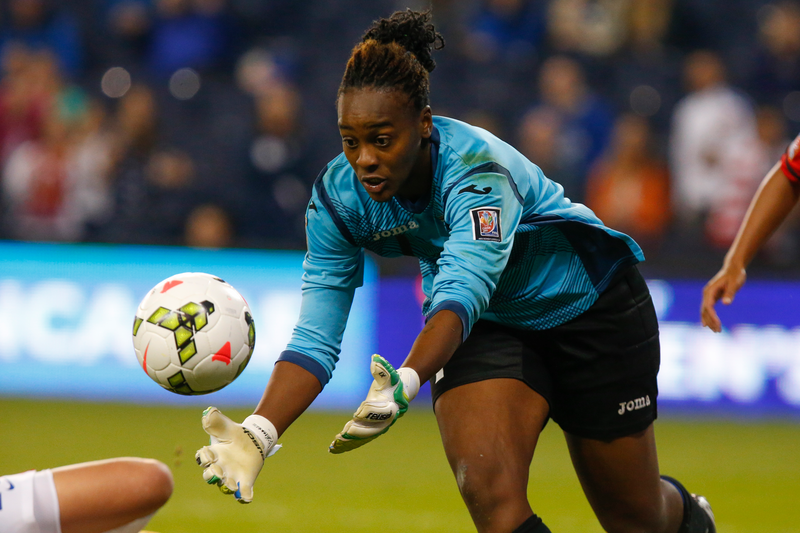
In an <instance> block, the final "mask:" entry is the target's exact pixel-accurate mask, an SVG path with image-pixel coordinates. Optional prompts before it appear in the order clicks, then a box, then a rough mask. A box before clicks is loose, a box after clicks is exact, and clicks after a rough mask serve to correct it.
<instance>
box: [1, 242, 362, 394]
mask: <svg viewBox="0 0 800 533" xmlns="http://www.w3.org/2000/svg"><path fill="white" fill-rule="evenodd" d="M302 261H303V254H302V253H300V252H275V251H256V250H220V251H211V250H198V249H189V248H172V247H144V246H112V245H74V244H32V243H12V242H0V395H2V396H26V397H36V398H46V397H65V398H79V399H90V400H101V401H109V400H114V401H116V400H120V401H131V402H143V403H150V402H153V403H174V404H193V405H194V404H203V405H206V404H208V402H209V397H208V396H195V397H185V396H180V395H177V394H174V393H171V392H168V391H166V390H164V389H162V388H161V387H160V386H158V385H157V384H156V383H155V382H153V381H152V380H151V379H150V378H149V377H147V375H145V373H144V372H143V371H142V369H141V367H140V366H139V365H138V363H137V360H136V355H135V354H134V351H133V344H132V337H131V334H132V326H133V318H134V314H135V311H136V307H137V306H138V304H139V302H140V300H141V299H142V298H143V297H144V296H145V294H146V293H147V292H148V291H149V290H150V289H151V288H152V287H153V286H155V285H156V284H157V283H159V282H160V281H161V280H163V279H165V278H167V277H169V276H172V275H174V274H177V273H180V272H207V273H209V274H213V275H215V276H218V277H221V278H223V279H225V280H226V281H227V282H228V283H230V284H231V285H233V286H234V287H235V288H236V289H237V290H238V291H239V292H240V293H241V294H242V295H243V296H244V297H245V299H246V300H247V301H248V303H249V304H250V307H251V310H252V312H253V318H254V320H255V326H256V347H255V351H254V353H253V356H252V359H251V360H250V363H249V365H248V366H247V368H246V370H245V371H244V373H243V374H242V375H241V376H239V377H238V378H237V380H236V381H235V382H234V383H232V384H231V385H229V386H228V387H226V388H225V389H223V390H221V391H218V392H215V393H213V394H212V395H211V396H213V401H214V402H215V404H219V405H225V404H228V405H245V406H254V405H255V404H256V403H257V402H258V400H259V399H260V397H261V394H262V392H263V390H264V386H265V385H266V383H267V379H268V377H269V374H270V372H271V370H272V367H273V365H274V363H275V361H276V359H277V358H278V356H279V354H280V352H281V351H283V350H284V348H285V347H286V343H287V342H288V340H289V337H290V335H291V332H292V329H293V327H294V324H295V322H296V320H297V316H298V314H299V309H300V286H301V276H302ZM377 285H378V280H377V272H376V268H375V266H374V264H373V263H372V262H370V261H367V265H366V272H365V280H364V287H362V288H361V289H359V290H358V291H357V293H356V299H355V301H354V303H353V308H352V312H351V314H350V319H349V322H348V327H347V331H346V332H345V335H344V341H343V344H342V354H343V356H342V357H341V359H340V361H339V363H338V365H337V369H336V372H335V373H334V375H333V378H332V379H331V381H330V382H329V383H328V385H327V386H326V388H325V390H324V391H323V393H322V394H321V395H320V397H319V398H318V399H317V401H316V402H315V404H314V406H315V407H319V408H347V409H351V408H353V406H356V405H358V404H359V402H361V401H362V400H363V396H364V394H365V392H366V390H367V389H368V387H369V384H370V382H371V376H370V375H369V370H368V369H369V357H370V355H371V354H372V353H373V352H374V351H375V346H376V342H377V341H376V339H375V333H374V332H375V331H376V325H377V318H376V317H377Z"/></svg>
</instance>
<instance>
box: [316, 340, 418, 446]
mask: <svg viewBox="0 0 800 533" xmlns="http://www.w3.org/2000/svg"><path fill="white" fill-rule="evenodd" d="M370 371H371V372H372V377H373V378H375V379H374V381H373V382H372V386H371V387H370V388H369V393H368V394H367V399H366V400H364V401H363V402H362V403H361V406H360V407H359V408H358V411H356V412H355V414H354V415H353V419H352V420H351V421H349V422H348V423H347V424H345V426H344V429H343V430H342V432H341V433H339V434H338V435H336V438H334V439H333V442H332V443H331V445H330V447H329V448H328V451H330V452H331V453H344V452H349V451H350V450H354V449H356V448H358V447H360V446H363V445H364V444H366V443H368V442H370V441H372V440H375V439H377V438H378V437H379V436H380V435H383V434H384V433H386V432H387V431H389V428H390V427H391V426H392V424H394V423H395V421H396V420H397V419H398V418H400V417H401V416H403V415H404V414H405V412H406V411H407V410H408V402H410V401H411V400H413V399H414V397H415V396H416V395H417V392H418V391H419V376H418V375H417V372H416V371H415V370H414V369H413V368H408V367H401V368H399V369H397V370H395V369H394V368H393V367H392V365H391V364H389V362H388V361H387V360H386V359H384V358H383V357H381V356H380V355H377V354H375V355H373V356H372V363H371V364H370Z"/></svg>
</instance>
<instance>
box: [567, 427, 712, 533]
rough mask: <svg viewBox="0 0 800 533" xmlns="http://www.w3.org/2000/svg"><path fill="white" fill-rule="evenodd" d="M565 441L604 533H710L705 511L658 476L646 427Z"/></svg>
mask: <svg viewBox="0 0 800 533" xmlns="http://www.w3.org/2000/svg"><path fill="white" fill-rule="evenodd" d="M565 436H566V439H567V445H568V446H569V452H570V456H571V457H572V462H573V464H574V466H575V471H576V472H577V474H578V478H579V479H580V482H581V486H582V487H583V491H584V493H585V494H586V497H587V499H588V500H589V503H590V505H591V506H592V509H593V510H594V512H595V514H596V515H597V518H598V519H599V521H600V524H601V525H602V526H603V528H604V529H605V530H606V531H608V532H609V533H629V532H630V533H633V532H641V531H648V532H653V533H714V532H715V528H714V523H713V515H710V516H709V515H708V514H707V513H710V508H709V510H708V512H707V511H706V510H705V509H702V508H700V507H699V505H698V500H697V499H696V498H693V497H692V496H691V495H689V494H688V493H686V494H683V495H682V494H681V491H680V490H679V488H678V486H679V484H677V483H676V482H674V481H673V482H669V481H667V480H665V479H663V478H661V476H660V475H659V470H658V458H657V455H656V444H655V437H654V432H653V426H652V424H651V425H650V426H649V427H648V428H647V429H646V430H644V431H642V432H639V433H636V434H634V435H629V436H626V437H621V438H618V439H615V440H612V441H602V440H595V439H587V438H580V437H577V436H575V435H571V434H569V433H566V432H565ZM681 487H682V486H681ZM683 491H684V492H685V489H683ZM684 502H688V506H685V505H684Z"/></svg>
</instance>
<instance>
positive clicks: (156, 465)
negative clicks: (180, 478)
mask: <svg viewBox="0 0 800 533" xmlns="http://www.w3.org/2000/svg"><path fill="white" fill-rule="evenodd" d="M149 461H150V463H149V468H150V474H149V477H150V479H151V480H152V495H151V496H152V498H151V503H152V504H153V505H155V508H156V509H157V508H159V507H161V506H162V505H164V504H165V503H167V500H169V498H170V496H172V489H173V487H174V480H173V478H172V472H171V471H170V469H169V467H168V466H167V465H165V464H164V463H162V462H161V461H156V460H155V459H151V460H149Z"/></svg>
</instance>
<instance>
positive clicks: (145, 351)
mask: <svg viewBox="0 0 800 533" xmlns="http://www.w3.org/2000/svg"><path fill="white" fill-rule="evenodd" d="M149 349H150V343H149V342H148V343H147V346H145V347H144V358H143V360H142V370H144V373H145V374H147V350H149Z"/></svg>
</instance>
